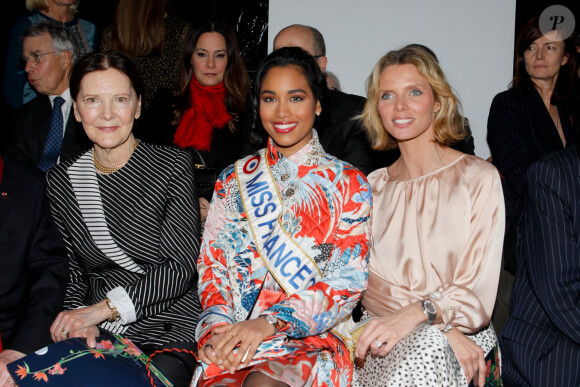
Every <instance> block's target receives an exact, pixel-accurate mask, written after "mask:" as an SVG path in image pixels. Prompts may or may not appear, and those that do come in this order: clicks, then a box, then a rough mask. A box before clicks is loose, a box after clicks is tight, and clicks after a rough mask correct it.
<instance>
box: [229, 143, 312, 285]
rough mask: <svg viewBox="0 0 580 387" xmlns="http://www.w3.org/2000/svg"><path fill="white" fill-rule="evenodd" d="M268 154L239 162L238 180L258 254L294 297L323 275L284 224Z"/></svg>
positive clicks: (237, 168) (237, 163)
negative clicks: (281, 220) (281, 219)
mask: <svg viewBox="0 0 580 387" xmlns="http://www.w3.org/2000/svg"><path fill="white" fill-rule="evenodd" d="M266 152H267V150H266V149H263V150H262V151H261V153H262V155H261V157H260V156H248V157H246V158H243V159H241V160H238V161H236V176H237V180H238V186H239V189H240V195H241V197H242V203H243V205H244V211H245V213H246V217H247V219H248V222H249V225H250V230H251V231H252V237H253V239H254V242H255V243H256V248H257V250H258V254H259V255H260V257H261V258H262V260H263V262H264V264H265V265H266V267H267V268H268V270H269V271H270V273H271V274H272V276H273V277H274V278H275V279H276V281H277V282H278V284H280V286H281V287H282V288H283V289H284V291H285V292H286V293H287V294H288V295H292V294H294V293H296V292H298V291H300V290H303V289H306V288H307V287H309V286H311V285H312V284H314V283H316V282H317V281H319V280H320V279H322V273H321V272H320V269H319V268H318V266H317V265H316V263H315V262H314V260H313V259H312V258H311V257H310V256H308V254H306V252H304V250H302V248H301V247H300V246H299V245H298V243H296V241H295V240H294V238H292V237H291V236H290V235H289V234H288V232H287V231H286V230H285V229H284V227H283V226H282V223H281V222H280V219H279V215H280V212H281V210H282V201H281V199H280V194H279V192H278V190H277V189H276V185H275V183H274V178H273V176H272V172H271V171H270V166H269V165H268V162H267V158H266Z"/></svg>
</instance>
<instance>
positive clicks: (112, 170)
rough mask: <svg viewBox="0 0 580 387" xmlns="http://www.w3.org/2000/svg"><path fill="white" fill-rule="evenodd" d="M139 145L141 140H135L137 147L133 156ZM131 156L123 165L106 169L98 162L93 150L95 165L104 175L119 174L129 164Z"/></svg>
mask: <svg viewBox="0 0 580 387" xmlns="http://www.w3.org/2000/svg"><path fill="white" fill-rule="evenodd" d="M137 145H139V140H137V139H135V146H134V147H133V151H132V152H131V156H133V152H135V149H137ZM131 156H129V158H128V159H127V161H125V162H124V163H123V164H121V165H117V166H116V167H106V166H104V165H103V164H101V163H99V160H97V155H96V154H95V148H93V164H94V165H95V168H96V169H97V170H98V171H99V172H102V173H114V172H117V171H118V170H119V169H121V168H123V167H124V166H125V164H127V163H128V162H129V160H131Z"/></svg>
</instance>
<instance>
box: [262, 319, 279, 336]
mask: <svg viewBox="0 0 580 387" xmlns="http://www.w3.org/2000/svg"><path fill="white" fill-rule="evenodd" d="M262 317H264V318H265V319H266V322H267V323H268V324H270V325H272V326H273V327H274V329H275V330H276V331H275V332H274V334H276V333H278V319H277V318H276V317H274V316H272V315H269V314H267V315H264V316H262Z"/></svg>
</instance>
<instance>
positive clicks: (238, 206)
mask: <svg viewBox="0 0 580 387" xmlns="http://www.w3.org/2000/svg"><path fill="white" fill-rule="evenodd" d="M261 154H262V155H264V152H263V151H262V152H261ZM265 154H266V159H267V163H268V165H269V166H270V171H271V172H272V175H273V179H274V181H275V182H276V183H275V184H276V186H277V187H276V188H277V190H278V192H279V194H280V197H281V201H282V210H281V212H280V215H279V218H278V219H281V222H282V225H283V228H284V229H285V232H287V233H288V234H289V235H290V236H291V237H292V238H294V240H295V241H296V242H297V243H298V245H299V246H300V248H301V249H302V250H303V251H304V252H306V253H307V254H308V255H309V256H310V257H312V258H313V260H314V261H315V262H316V264H317V265H318V267H319V269H320V272H321V273H322V278H321V280H319V281H318V282H316V283H314V284H313V285H311V286H309V287H306V288H305V289H303V290H299V291H297V292H295V293H294V294H292V295H288V294H287V293H285V292H284V290H283V289H282V288H281V287H280V285H279V284H278V282H276V280H275V279H274V277H273V276H272V274H271V273H270V272H269V271H268V269H267V267H266V266H265V265H264V263H263V260H262V258H261V257H260V256H259V254H258V252H257V249H256V246H255V243H254V241H253V239H252V232H251V230H250V227H249V225H248V223H249V222H248V221H247V217H246V214H245V213H244V206H243V204H242V199H241V196H240V192H239V186H238V182H237V179H236V169H235V168H234V167H233V166H232V167H229V168H228V169H226V170H224V172H222V174H221V176H220V179H219V180H218V182H217V184H216V188H215V193H214V197H213V201H212V204H211V208H210V212H209V215H208V218H207V222H206V225H205V232H204V236H203V241H202V247H201V252H200V256H199V260H198V271H199V295H200V299H201V304H202V308H203V313H202V314H201V316H200V320H199V324H198V328H197V335H196V338H197V340H198V343H199V348H201V347H203V345H204V343H205V341H206V340H207V339H208V338H209V333H210V331H211V329H212V328H214V327H215V326H218V325H223V324H226V323H228V324H232V323H236V322H239V321H244V320H247V319H250V318H256V317H258V316H263V315H272V316H275V317H276V318H278V319H280V320H283V321H284V322H286V323H287V326H286V327H285V328H284V329H283V330H281V332H280V333H279V334H278V335H276V336H274V337H272V338H267V339H266V340H265V341H264V342H263V343H262V344H261V345H260V348H259V349H258V351H257V352H256V355H255V356H254V361H253V362H252V363H251V364H250V365H249V366H248V367H247V368H245V369H242V370H239V371H237V372H236V373H235V374H234V375H230V374H228V373H227V372H225V371H223V372H222V371H220V370H219V369H217V367H215V366H214V370H216V371H217V372H214V374H213V375H211V372H210V371H211V370H210V369H211V367H209V368H210V369H208V367H207V366H206V365H203V368H204V373H205V375H204V376H201V377H202V380H203V381H204V382H202V385H212V384H215V383H219V384H222V385H236V386H239V385H241V384H242V381H243V379H244V378H245V377H246V376H247V375H248V373H249V372H252V371H260V372H263V373H265V374H267V375H269V376H271V377H273V378H275V379H277V380H281V381H283V382H285V383H287V384H289V385H290V386H306V385H307V386H310V385H314V386H347V385H350V382H351V380H352V369H353V365H352V362H351V359H350V353H349V351H348V349H347V347H346V345H345V344H344V342H343V340H342V339H341V338H340V336H339V335H335V334H334V333H331V329H332V328H333V327H335V326H336V325H337V324H339V323H340V322H342V321H345V320H347V319H348V318H349V317H350V315H351V312H352V309H353V308H354V306H355V305H356V303H357V302H358V301H359V299H360V298H361V296H362V292H363V291H364V290H365V289H366V286H367V277H368V242H369V233H370V221H369V217H370V212H371V206H372V198H371V190H370V187H369V185H368V183H367V181H366V178H365V177H364V175H363V174H362V173H361V172H359V171H358V170H357V169H355V168H354V167H352V166H351V165H350V164H347V163H346V162H343V161H341V160H338V159H336V158H335V157H333V156H330V155H328V154H326V153H325V152H324V150H323V149H322V146H321V145H320V143H319V142H318V136H317V135H316V132H315V131H314V134H313V139H312V140H310V142H309V143H308V144H306V145H305V146H304V147H303V148H302V149H301V150H300V151H298V152H297V153H295V154H294V155H292V156H291V157H290V158H285V157H284V156H283V155H282V154H281V153H279V152H278V151H277V149H276V147H275V145H274V143H273V142H272V140H271V139H270V140H269V142H268V147H267V149H266V152H265ZM262 157H263V156H262ZM201 369H202V367H198V370H199V372H198V374H201ZM197 376H198V377H200V375H197ZM194 383H195V382H194Z"/></svg>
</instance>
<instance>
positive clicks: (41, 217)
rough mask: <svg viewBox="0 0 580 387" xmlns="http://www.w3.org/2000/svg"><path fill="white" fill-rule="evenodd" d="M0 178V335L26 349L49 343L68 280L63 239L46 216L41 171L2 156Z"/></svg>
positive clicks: (4, 341) (15, 346)
mask: <svg viewBox="0 0 580 387" xmlns="http://www.w3.org/2000/svg"><path fill="white" fill-rule="evenodd" d="M2 159H3V161H4V168H3V173H2V178H1V181H0V268H1V270H0V335H1V336H2V344H3V346H4V349H14V350H17V351H20V352H23V353H29V352H32V351H35V350H37V349H39V348H42V347H44V346H46V345H48V344H50V343H52V340H51V338H50V332H49V329H50V325H51V324H52V322H53V321H54V319H55V317H56V315H57V314H58V313H59V312H60V311H61V310H62V305H63V300H64V292H65V288H66V283H67V280H68V262H67V259H66V252H65V248H64V242H63V240H62V238H61V236H60V234H59V232H58V230H57V228H56V226H55V225H54V224H53V223H52V220H51V218H50V211H49V205H48V200H47V199H46V197H45V193H44V192H45V191H44V175H43V174H42V173H41V172H40V171H37V170H35V169H33V168H30V167H28V166H26V165H23V164H21V163H19V162H17V161H14V160H12V159H10V158H8V157H2Z"/></svg>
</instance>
